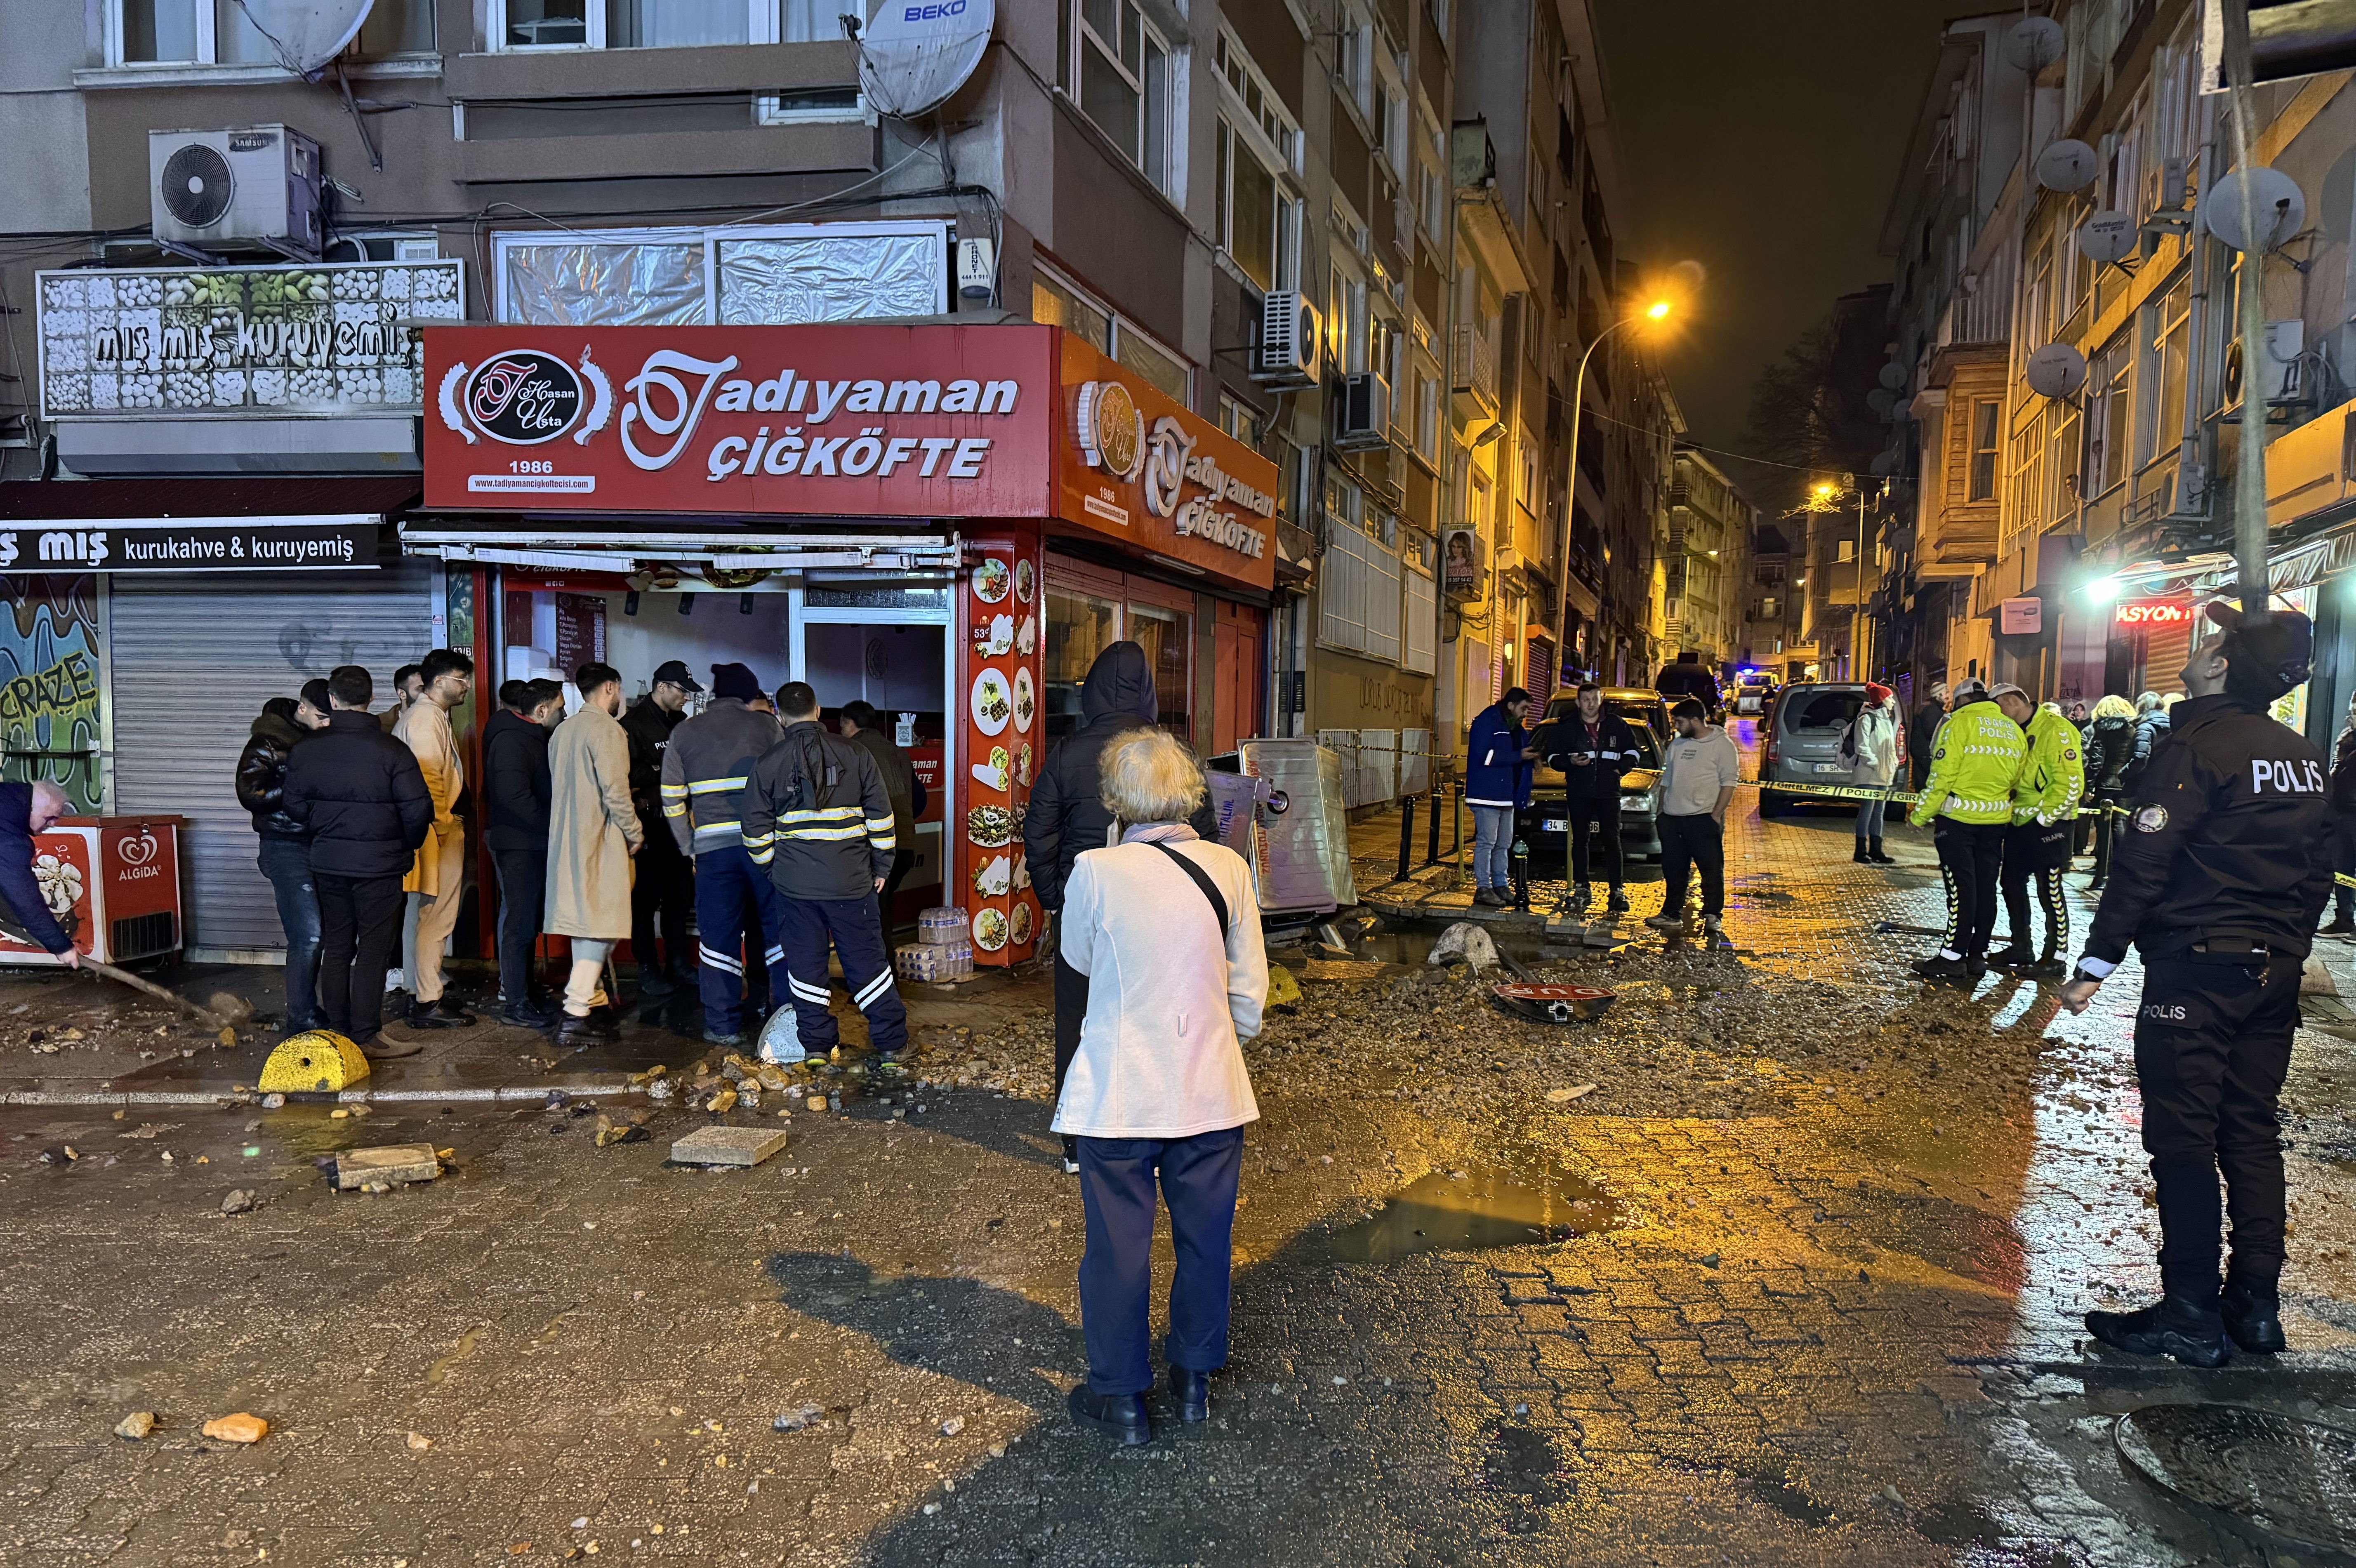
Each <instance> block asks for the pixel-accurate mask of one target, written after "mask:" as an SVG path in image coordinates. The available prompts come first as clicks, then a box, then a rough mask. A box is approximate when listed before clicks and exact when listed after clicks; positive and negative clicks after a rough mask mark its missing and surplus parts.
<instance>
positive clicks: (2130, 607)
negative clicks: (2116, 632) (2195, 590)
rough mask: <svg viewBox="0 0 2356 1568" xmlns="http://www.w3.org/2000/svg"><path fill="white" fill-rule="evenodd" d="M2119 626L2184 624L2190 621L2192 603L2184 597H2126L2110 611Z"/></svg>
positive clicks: (2188, 623) (2112, 618) (2114, 622)
mask: <svg viewBox="0 0 2356 1568" xmlns="http://www.w3.org/2000/svg"><path fill="white" fill-rule="evenodd" d="M2111 620H2112V622H2113V624H2116V625H2121V626H2184V625H2190V624H2191V621H2192V603H2191V601H2190V600H2186V599H2128V600H2124V601H2122V602H2121V603H2119V604H2118V606H2117V607H2116V608H2115V609H2114V610H2113V611H2112V612H2111Z"/></svg>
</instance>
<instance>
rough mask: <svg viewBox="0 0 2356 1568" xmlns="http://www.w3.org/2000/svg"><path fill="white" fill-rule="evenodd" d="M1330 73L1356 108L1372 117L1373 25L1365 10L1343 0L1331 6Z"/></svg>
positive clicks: (1373, 84)
mask: <svg viewBox="0 0 2356 1568" xmlns="http://www.w3.org/2000/svg"><path fill="white" fill-rule="evenodd" d="M1333 20H1334V26H1335V29H1336V32H1335V36H1334V39H1333V44H1334V48H1333V56H1334V60H1333V74H1334V75H1335V76H1336V77H1338V78H1339V79H1340V80H1341V83H1342V89H1343V91H1345V92H1347V93H1348V94H1349V95H1350V101H1351V102H1353V103H1355V104H1356V105H1357V106H1358V112H1359V113H1360V114H1363V115H1365V117H1366V119H1367V120H1368V121H1369V122H1372V121H1373V119H1374V117H1375V25H1374V22H1373V20H1372V18H1370V17H1369V16H1367V15H1366V14H1365V12H1364V11H1363V10H1361V9H1359V8H1358V6H1356V5H1354V4H1350V3H1348V0H1344V4H1343V5H1339V6H1337V7H1335V9H1334V15H1333Z"/></svg>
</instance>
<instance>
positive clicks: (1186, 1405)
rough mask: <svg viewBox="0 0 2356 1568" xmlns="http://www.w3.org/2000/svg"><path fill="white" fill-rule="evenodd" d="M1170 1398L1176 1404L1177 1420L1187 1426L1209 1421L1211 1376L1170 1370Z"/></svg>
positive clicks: (1184, 1370) (1178, 1369)
mask: <svg viewBox="0 0 2356 1568" xmlns="http://www.w3.org/2000/svg"><path fill="white" fill-rule="evenodd" d="M1170 1397H1171V1398H1172V1399H1173V1400H1176V1401H1177V1402H1178V1419H1179V1420H1181V1421H1183V1422H1184V1423H1186V1424H1188V1425H1189V1426H1192V1425H1194V1424H1195V1423H1197V1422H1203V1421H1208V1420H1210V1419H1211V1374H1210V1373H1208V1372H1190V1371H1187V1370H1186V1369H1185V1368H1183V1367H1173V1368H1171V1369H1170Z"/></svg>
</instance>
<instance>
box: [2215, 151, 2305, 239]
mask: <svg viewBox="0 0 2356 1568" xmlns="http://www.w3.org/2000/svg"><path fill="white" fill-rule="evenodd" d="M2245 185H2246V186H2247V187H2248V192H2249V196H2250V197H2253V198H2254V199H2251V200H2245V199H2244V186H2245ZM2252 207H2254V208H2257V221H2256V222H2254V223H2253V222H2252V221H2251V220H2250V208H2252ZM2201 227H2202V228H2204V229H2208V230H2209V232H2210V233H2211V234H2214V235H2215V236H2216V237H2217V238H2218V239H2220V240H2223V241H2224V242H2225V243H2226V244H2228V245H2231V246H2232V247H2233V249H2234V250H2236V251H2243V252H2245V253H2246V252H2248V251H2252V250H2259V251H2271V250H2273V249H2274V248H2275V247H2276V246H2277V245H2279V244H2281V243H2282V242H2283V241H2284V240H2287V239H2289V238H2290V237H2291V236H2292V235H2294V234H2297V232H2298V231H2299V230H2301V229H2305V228H2306V227H2307V197H2305V196H2304V195H2303V194H2301V193H2300V191H2299V188H2298V182H2297V180H2295V179H2293V178H2291V177H2290V176H2288V175H2286V174H2285V173H2283V172H2282V171H2281V170H2280V169H2268V168H2254V169H2252V170H2250V171H2249V174H2248V176H2247V178H2246V180H2245V179H2244V176H2243V173H2242V171H2241V170H2239V169H2235V170H2233V171H2231V172H2229V173H2226V174H2222V175H2220V176H2217V183H2216V185H2215V186H2213V187H2211V188H2210V189H2209V190H2208V191H2207V192H2206V193H2204V194H2203V195H2202V197H2201Z"/></svg>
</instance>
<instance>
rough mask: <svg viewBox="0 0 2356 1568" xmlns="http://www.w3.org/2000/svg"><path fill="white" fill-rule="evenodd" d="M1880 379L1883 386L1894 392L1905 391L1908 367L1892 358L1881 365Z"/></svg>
mask: <svg viewBox="0 0 2356 1568" xmlns="http://www.w3.org/2000/svg"><path fill="white" fill-rule="evenodd" d="M1879 380H1880V382H1881V384H1882V385H1883V386H1885V387H1887V388H1889V389H1890V390H1891V391H1893V392H1901V391H1904V390H1905V389H1906V381H1907V375H1906V367H1905V366H1903V365H1901V364H1900V363H1899V362H1898V361H1897V360H1895V359H1892V360H1890V361H1889V362H1888V363H1887V364H1885V365H1883V366H1882V367H1881V373H1880V376H1879Z"/></svg>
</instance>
